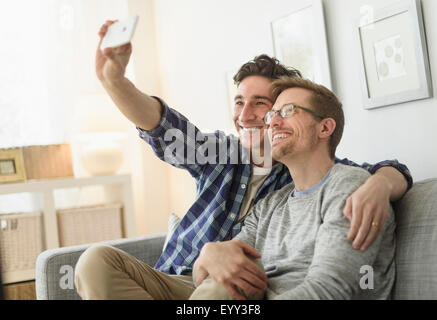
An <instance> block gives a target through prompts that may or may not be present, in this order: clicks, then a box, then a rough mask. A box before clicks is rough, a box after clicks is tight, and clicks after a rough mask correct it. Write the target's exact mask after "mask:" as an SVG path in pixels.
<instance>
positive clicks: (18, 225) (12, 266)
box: [0, 212, 43, 272]
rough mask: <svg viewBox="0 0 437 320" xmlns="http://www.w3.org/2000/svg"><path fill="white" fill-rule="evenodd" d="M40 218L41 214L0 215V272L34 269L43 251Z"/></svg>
mask: <svg viewBox="0 0 437 320" xmlns="http://www.w3.org/2000/svg"><path fill="white" fill-rule="evenodd" d="M41 218H42V214H41V212H34V213H17V214H2V215H0V255H1V257H0V263H1V267H0V268H1V271H2V272H8V271H20V270H30V269H35V262H36V258H37V257H38V255H39V254H40V253H41V252H42V251H43V239H42V230H41V228H42V219H41Z"/></svg>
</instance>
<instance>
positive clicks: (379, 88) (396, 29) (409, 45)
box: [358, 0, 432, 109]
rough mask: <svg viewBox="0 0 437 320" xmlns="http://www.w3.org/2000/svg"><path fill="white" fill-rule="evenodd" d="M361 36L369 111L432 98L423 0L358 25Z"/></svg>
mask: <svg viewBox="0 0 437 320" xmlns="http://www.w3.org/2000/svg"><path fill="white" fill-rule="evenodd" d="M364 20H366V21H364ZM358 36H359V48H360V57H361V66H362V67H361V79H362V89H363V104H364V108H365V109H373V108H379V107H384V106H388V105H394V104H398V103H403V102H408V101H413V100H419V99H425V98H429V97H431V96H432V85H431V74H430V68H429V59H428V51H427V45H426V37H425V30H424V24H423V18H422V8H421V4H420V0H403V1H400V2H398V3H395V4H394V5H391V6H389V7H385V8H382V9H379V10H375V11H374V13H373V18H372V19H360V21H359V22H358Z"/></svg>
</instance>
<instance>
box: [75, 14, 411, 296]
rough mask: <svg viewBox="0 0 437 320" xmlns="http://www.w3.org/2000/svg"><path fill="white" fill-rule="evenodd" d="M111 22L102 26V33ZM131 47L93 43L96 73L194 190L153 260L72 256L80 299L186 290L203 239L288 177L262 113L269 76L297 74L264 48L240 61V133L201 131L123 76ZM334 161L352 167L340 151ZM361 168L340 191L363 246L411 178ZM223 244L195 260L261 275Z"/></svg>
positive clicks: (98, 253) (220, 233)
mask: <svg viewBox="0 0 437 320" xmlns="http://www.w3.org/2000/svg"><path fill="white" fill-rule="evenodd" d="M111 23H113V22H111V21H108V22H107V23H106V24H105V25H104V26H102V29H101V31H100V36H101V37H103V36H104V34H105V33H106V30H107V28H108V26H109V25H110V24H111ZM131 52H132V47H131V45H130V44H127V45H124V46H122V47H118V48H115V49H110V48H108V49H105V50H104V51H103V52H102V51H100V50H99V49H98V50H97V59H96V70H97V75H98V77H99V79H100V80H101V83H102V84H103V86H104V88H105V89H106V91H107V92H108V94H109V95H110V97H111V98H112V100H113V101H114V103H115V104H116V105H117V107H118V108H119V109H120V111H121V112H122V113H123V114H124V115H125V116H126V117H127V118H128V119H129V120H130V121H132V122H133V123H134V124H135V125H136V126H137V129H138V131H139V135H140V137H141V138H142V139H144V140H145V141H147V142H148V143H149V144H150V145H151V146H152V148H153V150H154V152H155V153H156V155H157V156H158V157H159V158H160V159H162V160H164V161H166V162H168V163H170V164H172V165H174V166H176V167H178V168H183V169H186V170H188V172H189V173H190V174H191V175H192V176H193V177H194V178H195V179H196V186H197V197H196V200H195V202H194V203H193V205H192V206H191V207H190V209H189V210H188V212H187V213H186V214H185V215H184V217H183V218H182V220H181V222H180V223H179V225H178V226H177V228H176V230H175V231H174V233H173V234H172V235H171V238H170V240H169V241H168V243H167V245H166V247H165V248H164V252H163V253H162V255H161V257H160V259H159V260H158V262H157V264H156V266H155V268H152V267H150V266H147V265H145V264H144V263H142V262H140V261H138V260H136V259H134V258H133V257H132V256H130V255H128V254H126V253H125V252H123V251H121V250H118V249H115V248H112V247H108V246H102V245H95V246H92V247H90V248H89V249H88V250H86V251H85V252H84V254H83V255H82V256H81V258H80V259H79V262H78V264H77V266H76V272H75V276H76V277H75V282H76V288H77V291H78V293H79V294H80V295H81V297H82V298H84V299H186V298H188V297H189V296H190V295H191V293H192V292H193V291H194V289H195V286H194V283H193V281H192V277H191V272H192V268H193V263H194V261H195V260H196V259H197V258H198V255H199V252H200V250H201V249H202V247H203V246H204V245H205V244H206V243H207V242H216V241H223V240H228V239H232V238H233V237H234V236H235V235H236V234H238V232H239V231H240V230H241V227H242V225H243V223H244V217H245V215H246V214H247V213H248V212H249V210H250V208H251V207H252V206H253V205H254V204H256V203H257V201H259V200H260V199H262V198H264V197H265V196H266V195H267V194H269V193H270V192H272V191H275V190H279V189H281V188H282V187H284V186H286V185H287V184H289V183H290V182H291V181H292V177H291V176H290V174H289V171H288V169H287V167H285V166H284V165H283V164H281V163H275V162H272V161H271V158H270V157H269V150H268V141H267V139H266V143H264V133H265V130H266V128H265V126H264V124H263V121H262V119H263V117H264V115H265V114H266V113H267V111H269V110H270V109H271V108H272V106H273V103H274V101H273V97H272V92H271V90H270V84H271V82H272V81H273V80H274V79H277V78H279V77H280V76H295V77H301V75H300V73H299V71H297V70H295V69H291V68H287V67H285V66H283V65H281V64H280V63H279V62H278V61H277V60H276V59H274V58H271V57H268V56H266V55H261V56H259V57H257V58H255V59H254V60H253V61H250V62H248V63H246V64H245V65H243V66H242V67H241V68H240V70H239V71H238V73H237V74H236V76H235V77H234V80H235V83H236V84H237V86H238V93H237V95H236V97H235V114H234V122H235V126H236V129H237V131H238V135H239V137H238V138H237V137H234V136H226V135H225V134H224V133H223V132H220V131H216V132H214V133H212V134H205V133H202V132H201V131H200V130H199V129H198V128H196V127H195V126H194V125H193V124H192V123H190V122H189V120H188V119H186V118H185V117H184V116H183V115H181V114H180V113H178V112H177V111H176V110H173V109H171V108H170V107H169V106H167V105H166V103H165V102H164V101H163V100H161V99H159V98H156V97H150V96H148V95H146V94H144V93H142V92H140V91H139V90H138V89H137V88H135V86H134V85H133V84H132V83H131V82H130V81H129V80H128V79H127V78H125V76H124V74H125V68H126V66H127V63H128V61H129V57H130V54H131ZM335 161H336V162H337V163H343V164H347V165H352V166H358V165H357V164H355V163H353V162H352V161H349V160H347V159H343V160H340V159H335ZM361 167H363V168H364V169H366V170H368V171H369V172H370V173H371V174H373V175H372V177H370V178H369V179H368V180H367V181H366V183H365V184H363V185H362V186H361V187H360V188H359V189H358V190H357V191H356V192H355V193H353V194H352V195H351V196H350V197H349V198H348V200H347V202H346V206H345V209H344V214H345V215H346V217H347V218H348V219H349V220H350V221H351V229H350V232H349V235H348V239H349V240H350V241H351V242H352V243H351V245H352V246H353V247H354V248H356V249H361V250H366V249H367V247H368V246H369V245H370V244H371V243H372V242H373V241H374V240H375V238H376V236H377V235H378V232H379V231H378V230H379V228H371V227H370V224H371V222H373V221H377V222H378V223H379V225H381V226H382V225H383V224H384V221H385V219H386V215H387V213H388V212H389V207H390V201H396V200H397V199H399V198H400V197H402V195H403V194H404V193H405V192H406V190H407V189H408V188H409V187H411V185H412V178H411V175H410V173H409V171H408V169H407V168H406V167H405V166H404V165H402V164H400V163H399V162H398V161H396V160H393V161H383V162H380V163H378V164H376V165H370V164H367V163H365V164H363V165H362V166H361ZM232 245H233V247H229V244H228V243H227V246H228V247H226V248H225V247H223V249H224V250H221V251H217V254H216V255H215V256H214V255H210V257H209V260H208V261H203V262H202V263H203V269H204V270H208V265H210V266H211V265H213V264H214V263H215V262H216V261H220V260H223V259H225V258H226V259H227V261H229V264H228V265H227V266H228V267H229V268H232V270H233V272H226V270H222V271H225V272H222V274H226V275H227V277H228V279H224V280H223V281H229V282H230V281H231V280H232V279H231V278H232V277H233V276H234V275H235V274H236V273H238V272H235V270H238V268H239V269H240V270H252V271H253V276H255V277H257V278H258V280H259V281H263V282H264V283H266V281H267V278H266V277H265V275H264V274H263V273H261V272H259V269H258V268H257V267H256V266H255V263H254V262H253V261H252V260H250V259H247V258H246V257H247V256H246V254H249V255H252V256H253V257H255V258H256V257H257V253H256V252H251V251H250V248H247V247H244V246H240V245H239V244H238V243H233V244H232ZM144 249H145V250H147V248H144ZM211 257H213V258H214V259H212V258H211ZM236 266H237V269H235V267H236ZM210 275H211V274H210ZM211 276H213V275H211Z"/></svg>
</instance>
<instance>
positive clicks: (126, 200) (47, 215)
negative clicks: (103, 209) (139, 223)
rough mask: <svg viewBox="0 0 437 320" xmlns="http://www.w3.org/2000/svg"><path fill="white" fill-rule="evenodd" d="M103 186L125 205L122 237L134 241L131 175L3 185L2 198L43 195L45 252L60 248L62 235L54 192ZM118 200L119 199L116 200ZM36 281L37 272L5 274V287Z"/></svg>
mask: <svg viewBox="0 0 437 320" xmlns="http://www.w3.org/2000/svg"><path fill="white" fill-rule="evenodd" d="M96 185H102V186H104V188H105V191H106V192H107V193H108V194H110V195H111V197H112V199H113V200H117V201H120V202H122V203H123V235H124V236H125V237H127V238H130V237H135V236H136V230H135V215H134V206H133V196H132V186H131V177H130V175H108V176H95V177H84V178H61V179H48V180H29V181H26V182H20V183H6V184H0V194H11V193H25V192H30V193H42V195H43V203H44V204H43V226H44V230H43V234H44V240H45V243H44V244H45V249H46V250H47V249H53V248H59V235H58V226H57V216H56V209H57V208H56V205H55V197H54V191H55V190H56V189H66V188H78V187H79V188H80V187H86V186H96ZM115 198H116V199H115ZM33 279H35V270H22V271H13V272H4V273H2V281H3V283H14V282H19V281H27V280H33Z"/></svg>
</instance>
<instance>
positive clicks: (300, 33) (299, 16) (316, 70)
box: [271, 0, 332, 90]
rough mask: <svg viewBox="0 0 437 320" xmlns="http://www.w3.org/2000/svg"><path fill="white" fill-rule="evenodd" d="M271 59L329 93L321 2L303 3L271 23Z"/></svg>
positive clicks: (314, 0) (328, 67) (327, 58)
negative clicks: (293, 69) (273, 56)
mask: <svg viewBox="0 0 437 320" xmlns="http://www.w3.org/2000/svg"><path fill="white" fill-rule="evenodd" d="M271 29H272V38H273V48H274V53H275V57H276V58H277V59H278V60H279V61H281V62H282V63H283V64H285V65H287V66H289V67H293V68H296V69H298V70H299V71H300V72H301V73H302V75H303V77H304V78H307V79H310V80H312V81H314V82H316V83H318V84H321V85H324V86H325V87H327V88H328V89H331V90H332V85H331V73H330V65H329V56H328V45H327V41H326V30H325V18H324V14H323V4H322V0H304V1H300V2H299V6H298V7H296V9H295V10H294V11H293V12H291V13H289V14H287V15H286V16H284V17H281V18H279V19H276V20H274V21H273V22H272V23H271Z"/></svg>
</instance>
